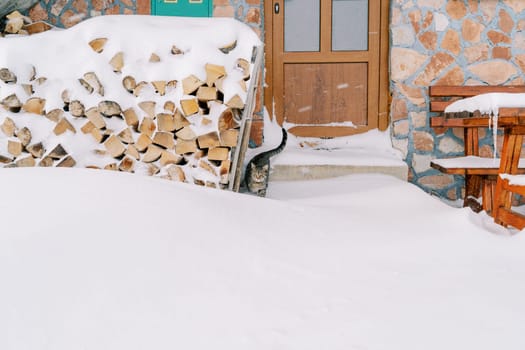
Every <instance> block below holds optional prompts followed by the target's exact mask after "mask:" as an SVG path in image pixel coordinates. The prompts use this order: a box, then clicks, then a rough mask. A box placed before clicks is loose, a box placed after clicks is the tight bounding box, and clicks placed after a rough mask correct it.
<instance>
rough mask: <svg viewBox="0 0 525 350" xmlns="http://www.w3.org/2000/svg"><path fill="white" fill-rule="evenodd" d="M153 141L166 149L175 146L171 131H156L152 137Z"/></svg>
mask: <svg viewBox="0 0 525 350" xmlns="http://www.w3.org/2000/svg"><path fill="white" fill-rule="evenodd" d="M152 141H153V143H154V144H156V145H158V146H161V147H164V148H166V149H174V148H175V138H174V137H173V134H172V133H171V132H165V131H158V132H156V133H155V136H154V137H153V140H152Z"/></svg>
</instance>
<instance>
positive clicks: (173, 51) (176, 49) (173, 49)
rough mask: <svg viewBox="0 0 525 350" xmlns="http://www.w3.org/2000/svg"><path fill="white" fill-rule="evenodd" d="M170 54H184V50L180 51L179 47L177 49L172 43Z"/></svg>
mask: <svg viewBox="0 0 525 350" xmlns="http://www.w3.org/2000/svg"><path fill="white" fill-rule="evenodd" d="M171 54H172V55H184V51H182V50H181V49H179V48H178V47H177V46H175V45H173V46H172V47H171Z"/></svg>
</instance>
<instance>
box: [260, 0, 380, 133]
mask: <svg viewBox="0 0 525 350" xmlns="http://www.w3.org/2000/svg"><path fill="white" fill-rule="evenodd" d="M379 1H380V19H379V21H380V24H379V27H380V33H378V35H379V74H378V81H377V83H376V84H375V85H376V86H377V87H378V90H379V91H378V106H377V113H378V117H377V122H375V121H374V122H373V123H371V126H369V127H359V128H352V127H323V126H320V127H319V128H329V129H330V131H327V132H328V133H329V134H330V135H329V136H332V137H338V136H345V135H352V134H356V133H361V132H364V131H367V130H370V129H374V128H378V129H379V130H386V129H387V128H388V125H389V104H390V90H389V76H388V57H389V34H388V28H389V10H390V1H387V0H379ZM273 11H274V1H264V33H265V35H264V44H265V47H266V50H265V52H266V55H265V56H266V58H265V68H266V69H265V70H266V74H265V83H266V84H265V85H266V86H265V90H264V104H265V106H266V109H267V110H268V112H269V113H270V118H272V120H273V118H274V114H275V106H274V93H275V91H274V84H273V80H274V78H273V72H274V69H273V68H274V64H273V62H274V59H275V55H274V52H273V25H274V23H273ZM281 118H283V117H282V116H281V117H280V118H278V121H280V122H282V120H280V119H281ZM309 128H310V129H312V127H309ZM295 134H299V135H300V136H311V135H309V132H308V131H305V130H301V129H299V132H298V133H295Z"/></svg>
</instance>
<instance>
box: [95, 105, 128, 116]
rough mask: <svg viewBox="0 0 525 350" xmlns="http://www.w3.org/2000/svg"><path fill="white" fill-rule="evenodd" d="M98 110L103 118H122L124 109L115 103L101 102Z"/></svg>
mask: <svg viewBox="0 0 525 350" xmlns="http://www.w3.org/2000/svg"><path fill="white" fill-rule="evenodd" d="M97 108H98V111H99V112H100V113H102V115H103V116H105V117H108V118H111V117H120V116H121V114H122V108H121V107H120V105H119V104H118V103H117V102H115V101H100V102H99V103H98V106H97Z"/></svg>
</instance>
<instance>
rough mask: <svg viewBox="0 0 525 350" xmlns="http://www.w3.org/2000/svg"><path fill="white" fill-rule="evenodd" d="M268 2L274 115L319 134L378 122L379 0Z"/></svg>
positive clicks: (351, 131)
mask: <svg viewBox="0 0 525 350" xmlns="http://www.w3.org/2000/svg"><path fill="white" fill-rule="evenodd" d="M273 5H274V6H273V8H271V13H270V15H271V28H272V31H271V33H272V37H271V44H272V45H271V54H270V55H269V57H270V58H271V60H272V62H271V66H272V76H271V84H272V87H271V91H272V94H273V96H272V97H273V102H274V109H273V110H274V113H275V116H276V117H277V120H278V121H279V122H280V123H283V122H287V123H291V124H297V128H294V127H292V128H291V129H290V131H291V132H292V133H295V132H294V131H297V130H301V134H305V133H306V134H308V135H309V136H319V137H330V136H334V135H337V136H340V135H342V134H354V133H358V132H363V131H366V130H368V129H372V128H376V127H378V120H379V114H380V111H379V105H380V103H379V95H380V91H379V79H380V74H379V72H380V67H379V64H380V48H381V45H380V35H379V33H380V32H381V18H382V17H381V6H382V4H381V1H380V0H275V2H274V3H273ZM383 7H384V6H383ZM312 9H318V10H317V11H313V10H312ZM268 10H269V7H267V11H268ZM382 114H384V113H382ZM345 124H346V125H354V126H353V127H348V126H344V125H345ZM309 126H311V128H310V129H311V130H310V131H308V132H305V130H307V129H308V128H309ZM320 126H322V127H320ZM336 129H337V130H336ZM296 134H297V133H296Z"/></svg>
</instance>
